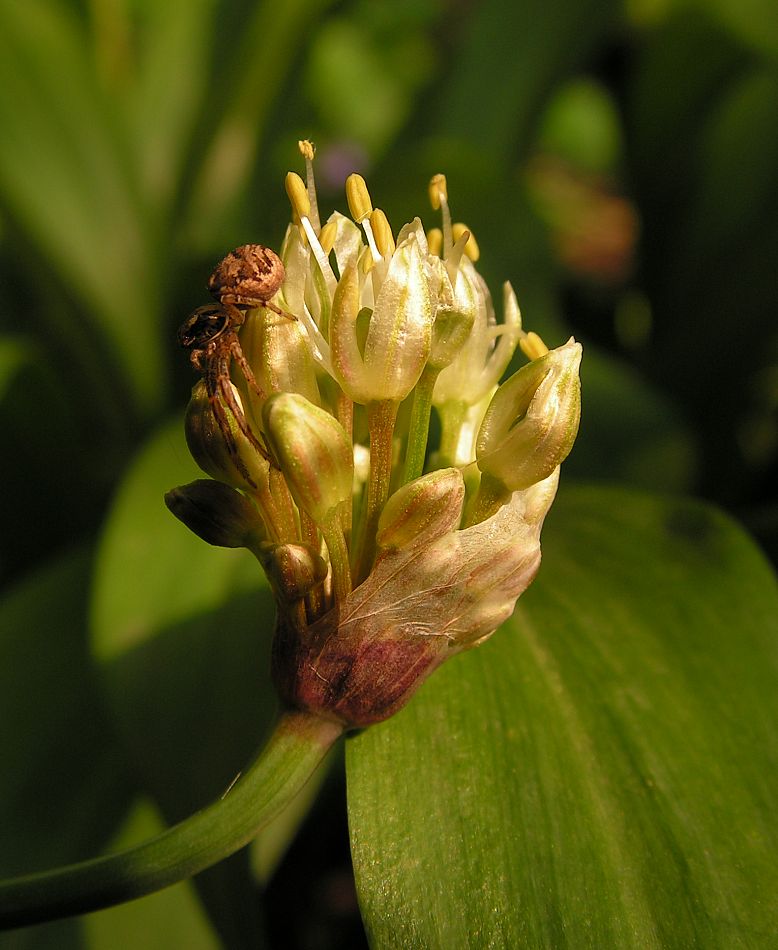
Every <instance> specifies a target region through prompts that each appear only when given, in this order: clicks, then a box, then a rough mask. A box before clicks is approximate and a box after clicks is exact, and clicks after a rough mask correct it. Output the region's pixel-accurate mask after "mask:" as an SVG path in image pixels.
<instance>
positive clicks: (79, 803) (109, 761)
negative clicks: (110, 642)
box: [0, 550, 132, 950]
mask: <svg viewBox="0 0 778 950" xmlns="http://www.w3.org/2000/svg"><path fill="white" fill-rule="evenodd" d="M90 567H91V559H90V554H89V552H88V551H85V550H84V551H76V552H72V553H69V554H67V555H64V556H62V557H61V558H59V559H58V560H57V561H55V562H53V563H51V564H50V565H48V566H47V567H45V568H42V569H40V570H39V571H38V572H36V573H35V574H32V575H30V576H29V577H27V578H26V579H25V580H24V581H22V582H20V583H19V584H17V585H16V586H15V587H14V588H12V589H10V590H8V591H7V592H6V593H5V595H4V596H3V598H2V599H0V759H1V760H2V769H0V877H9V876H11V875H13V874H23V873H28V872H31V871H36V870H42V869H44V868H47V867H53V866H54V865H57V864H63V863H66V862H70V861H76V860H79V859H82V858H86V857H92V856H93V855H94V854H97V853H98V852H99V850H100V849H101V847H103V846H104V845H105V842H106V840H107V838H108V836H109V835H110V834H111V833H112V832H113V829H114V826H115V825H116V824H117V823H118V822H119V821H120V820H121V818H122V815H123V813H124V811H125V810H126V808H127V807H128V805H129V801H130V795H131V794H132V785H131V783H130V782H129V781H128V776H127V772H126V770H125V768H124V762H123V758H122V755H121V752H120V751H119V750H118V749H117V748H116V745H115V743H114V740H113V737H112V735H111V731H110V729H109V727H108V725H107V723H106V722H105V717H104V715H103V711H102V708H101V704H100V702H99V697H98V696H97V692H96V690H95V689H94V684H93V678H92V673H93V670H92V667H91V663H90V661H89V656H88V653H87V648H86V646H87V645H86V600H87V590H88V584H89V575H90ZM80 946H81V944H80V938H79V932H78V925H77V924H76V923H74V922H73V921H70V922H66V923H62V924H50V925H46V926H43V927H33V928H26V929H24V930H22V931H17V932H14V933H12V934H6V935H0V948H3V950H6V948H8V950H12V948H13V950H44V948H47V950H49V948H50V950H54V948H56V950H71V948H74V950H75V948H77V947H80Z"/></svg>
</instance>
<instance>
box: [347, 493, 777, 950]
mask: <svg viewBox="0 0 778 950" xmlns="http://www.w3.org/2000/svg"><path fill="white" fill-rule="evenodd" d="M544 550H545V561H544V565H543V567H542V568H541V572H540V575H539V578H538V580H537V582H536V584H535V585H534V586H533V588H531V590H530V591H529V592H528V593H527V594H526V595H525V597H524V598H523V599H522V601H521V603H520V607H519V608H518V610H517V612H516V614H515V615H514V618H513V619H512V621H510V622H509V623H508V624H507V625H506V626H505V627H504V628H503V629H501V630H500V631H499V632H498V634H497V635H495V637H494V638H493V639H492V640H491V641H489V643H487V644H486V645H484V646H483V647H481V648H479V649H477V650H474V651H473V652H471V653H469V654H465V655H463V656H462V657H459V658H456V659H455V660H453V661H452V662H451V663H450V664H448V665H447V666H445V667H443V669H442V670H441V671H440V672H438V673H436V674H435V675H434V676H433V678H432V679H431V680H430V681H429V683H428V684H426V685H425V687H424V688H423V689H422V691H421V692H420V694H419V695H418V696H417V697H416V699H415V700H413V701H412V702H411V704H410V705H409V706H408V707H407V708H406V709H405V710H404V711H403V712H401V713H400V714H399V715H398V716H397V717H396V718H395V719H393V720H390V721H388V722H387V723H385V724H383V725H381V726H377V727H374V728H372V729H369V730H367V731H366V732H364V733H363V734H361V735H359V736H358V737H356V738H354V739H352V740H351V741H350V742H349V746H348V755H347V763H348V778H349V800H350V822H351V834H352V848H353V852H354V858H355V865H356V874H357V884H358V888H359V891H360V898H361V903H362V907H363V912H364V915H365V918H366V925H367V927H368V930H369V932H370V933H371V935H372V941H373V944H374V946H376V947H387V948H388V947H397V946H402V947H406V948H410V947H424V948H430V947H466V946H467V947H474V946H478V947H538V948H541V947H542V948H548V947H555V948H556V947H571V948H573V947H574V948H603V947H620V948H622V947H634V948H640V950H645V948H650V947H706V948H707V947H722V948H724V947H726V948H731V947H768V946H771V941H773V940H774V934H775V921H776V919H778V918H777V916H776V915H777V914H778V896H777V895H778V858H776V854H778V826H777V825H776V822H775V814H776V810H777V809H778V782H777V781H776V779H777V778H778V742H777V741H776V736H777V735H778V728H777V727H778V701H777V699H776V696H777V695H778V693H777V690H776V687H777V686H778V591H776V585H775V579H774V576H773V575H772V574H771V573H770V570H769V568H767V567H766V565H765V563H764V561H763V560H762V558H761V556H760V555H759V553H758V552H757V551H756V550H755V549H754V548H753V546H752V545H751V543H750V542H749V541H748V540H747V539H746V538H745V536H744V535H742V534H741V532H740V531H739V530H738V529H737V528H736V527H735V526H734V525H733V524H731V523H730V522H728V521H727V520H725V519H724V518H723V517H722V516H720V515H719V514H717V513H716V512H714V511H711V510H709V509H707V508H705V507H702V506H700V505H699V504H697V503H693V502H686V501H677V500H671V501H668V500H657V499H654V498H652V497H649V496H643V495H637V494H631V493H627V492H624V491H615V490H603V489H578V490H568V491H567V493H565V494H563V497H561V498H560V499H559V502H558V504H557V506H556V507H555V509H554V510H553V512H552V515H551V516H550V519H549V524H548V530H547V531H546V533H545V549H544Z"/></svg>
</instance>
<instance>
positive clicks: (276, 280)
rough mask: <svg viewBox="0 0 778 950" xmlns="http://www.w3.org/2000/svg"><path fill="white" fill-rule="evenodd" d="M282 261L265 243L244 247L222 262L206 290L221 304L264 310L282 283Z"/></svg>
mask: <svg viewBox="0 0 778 950" xmlns="http://www.w3.org/2000/svg"><path fill="white" fill-rule="evenodd" d="M284 275H285V271H284V265H283V264H282V263H281V258H280V257H279V256H278V255H277V254H276V253H275V251H271V250H270V248H269V247H265V246H264V244H243V245H241V247H236V248H235V250H234V251H230V253H229V254H228V255H227V256H226V257H225V258H224V259H223V260H221V261H220V262H219V263H218V264H217V266H216V269H215V270H214V272H213V273H212V274H211V276H210V278H209V279H208V290H209V291H210V292H211V293H212V294H213V296H214V297H215V298H216V299H217V300H218V301H219V302H220V303H223V304H233V305H235V306H237V307H263V306H265V305H266V304H267V302H268V301H269V300H270V299H271V297H273V296H274V294H275V293H276V291H277V290H278V289H279V287H280V286H281V284H282V283H283V282H284Z"/></svg>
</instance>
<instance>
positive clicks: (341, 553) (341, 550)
mask: <svg viewBox="0 0 778 950" xmlns="http://www.w3.org/2000/svg"><path fill="white" fill-rule="evenodd" d="M321 531H322V534H323V535H324V541H325V543H326V545H327V550H328V551H329V554H330V564H331V565H332V589H333V591H334V593H335V600H336V601H337V602H338V603H343V601H344V600H345V599H346V598H347V597H348V595H349V594H350V593H351V569H350V567H349V560H348V547H347V546H346V539H345V537H344V535H343V525H342V524H341V519H340V514H339V513H338V512H337V511H332V512H330V517H329V518H328V519H327V520H326V521H325V522H324V523H323V524H322V526H321Z"/></svg>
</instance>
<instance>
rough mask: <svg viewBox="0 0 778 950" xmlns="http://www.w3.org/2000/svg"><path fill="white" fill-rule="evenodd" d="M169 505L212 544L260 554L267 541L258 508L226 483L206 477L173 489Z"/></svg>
mask: <svg viewBox="0 0 778 950" xmlns="http://www.w3.org/2000/svg"><path fill="white" fill-rule="evenodd" d="M165 504H166V505H167V507H168V508H169V509H170V511H171V512H172V513H173V514H174V515H175V516H176V518H178V520H179V521H181V522H182V523H183V524H185V525H186V526H187V528H189V530H190V531H192V532H194V534H196V535H197V536H198V537H199V538H202V539H203V541H207V542H208V544H213V545H216V546H217V547H221V548H248V549H249V550H251V551H254V552H255V553H256V551H257V549H258V547H259V545H260V544H261V543H262V542H263V541H264V538H265V526H264V523H263V521H262V516H261V515H260V513H259V511H258V510H257V507H256V505H254V504H253V503H252V502H251V501H249V499H248V498H246V496H245V495H242V494H241V493H240V492H239V491H237V489H235V488H230V487H229V485H225V484H224V483H223V482H216V481H213V480H211V479H208V478H202V479H198V480H197V481H194V482H190V483H189V484H188V485H180V486H179V487H178V488H172V489H171V490H170V491H169V492H167V494H166V495H165Z"/></svg>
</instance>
